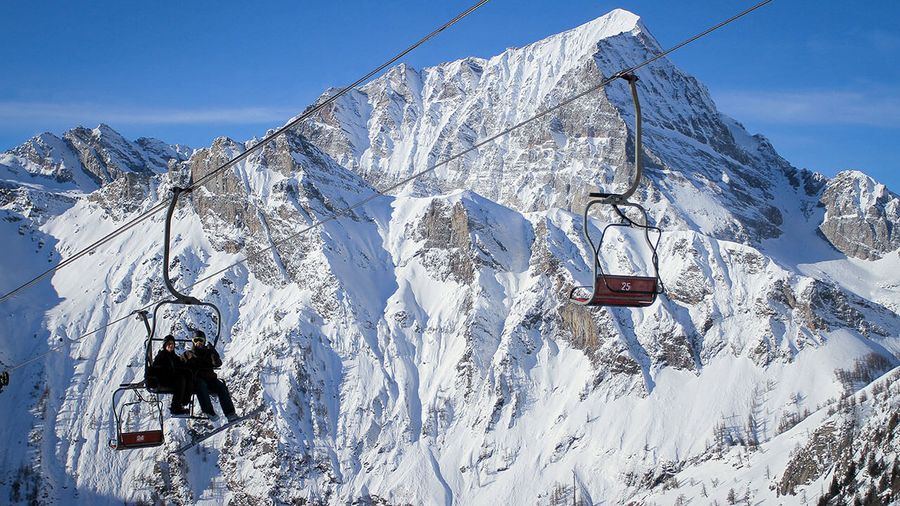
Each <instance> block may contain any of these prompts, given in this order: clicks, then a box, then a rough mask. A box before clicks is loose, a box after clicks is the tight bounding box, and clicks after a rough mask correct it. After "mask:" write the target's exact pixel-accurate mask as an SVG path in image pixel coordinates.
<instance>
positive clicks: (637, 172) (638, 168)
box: [589, 73, 644, 204]
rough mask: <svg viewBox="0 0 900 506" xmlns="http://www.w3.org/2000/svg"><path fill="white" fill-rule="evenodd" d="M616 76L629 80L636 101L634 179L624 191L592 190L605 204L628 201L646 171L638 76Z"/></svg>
mask: <svg viewBox="0 0 900 506" xmlns="http://www.w3.org/2000/svg"><path fill="white" fill-rule="evenodd" d="M615 77H618V78H620V79H624V80H626V81H628V85H629V87H630V88H631V100H632V102H634V179H633V180H632V181H631V186H629V187H628V189H627V190H625V192H624V193H601V192H592V193H590V194H589V196H590V197H591V198H598V199H601V202H602V203H604V204H617V203H621V202H625V201H627V200H628V199H629V198H630V197H631V196H632V195H634V192H636V191H637V189H638V186H640V185H641V176H642V175H643V172H644V165H643V163H642V161H641V152H642V151H643V146H642V136H641V102H640V100H639V99H638V92H637V82H638V77H637V76H636V75H634V74H632V73H624V74H620V75H617V76H615Z"/></svg>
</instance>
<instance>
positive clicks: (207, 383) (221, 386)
mask: <svg viewBox="0 0 900 506" xmlns="http://www.w3.org/2000/svg"><path fill="white" fill-rule="evenodd" d="M182 356H183V357H184V359H185V361H186V362H187V366H188V368H189V369H190V370H191V371H192V372H193V373H194V393H195V394H197V402H199V403H200V409H201V410H203V413H205V414H206V416H207V418H209V419H210V420H212V421H216V420H218V418H219V415H217V414H216V410H215V408H213V405H212V401H211V400H210V397H209V394H210V393H212V394H215V395H216V397H218V398H219V405H220V406H222V411H223V412H224V413H225V417H226V418H227V419H228V421H229V422H231V421H234V420H235V419H237V414H236V413H235V412H234V404H233V403H232V401H231V394H230V393H229V392H228V387H227V386H226V385H225V382H224V381H222V380H220V379H219V378H218V377H217V376H216V371H215V370H214V369H215V368H217V367H219V366H221V365H222V358H221V357H219V352H218V351H216V349H215V348H214V347H213V346H212V345H208V344H207V343H206V334H204V333H203V331H202V330H196V331H194V338H193V348H192V349H191V350H188V351H186V352H184V355H182Z"/></svg>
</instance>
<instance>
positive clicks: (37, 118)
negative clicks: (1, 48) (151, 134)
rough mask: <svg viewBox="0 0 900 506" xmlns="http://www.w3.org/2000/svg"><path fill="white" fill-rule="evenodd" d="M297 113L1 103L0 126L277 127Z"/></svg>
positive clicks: (267, 109) (284, 110)
mask: <svg viewBox="0 0 900 506" xmlns="http://www.w3.org/2000/svg"><path fill="white" fill-rule="evenodd" d="M299 109H300V108H298V109H287V108H280V107H240V108H210V109H171V108H170V109H159V108H153V109H150V108H140V107H134V108H128V107H104V106H100V105H96V104H53V103H47V102H2V101H0V122H5V123H15V124H20V125H22V124H48V123H50V124H97V123H111V124H116V125H202V124H271V123H276V124H280V123H283V122H285V121H287V120H288V119H289V118H290V117H291V116H293V115H295V114H297V113H298V112H299Z"/></svg>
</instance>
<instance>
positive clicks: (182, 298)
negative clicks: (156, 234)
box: [163, 186, 200, 304]
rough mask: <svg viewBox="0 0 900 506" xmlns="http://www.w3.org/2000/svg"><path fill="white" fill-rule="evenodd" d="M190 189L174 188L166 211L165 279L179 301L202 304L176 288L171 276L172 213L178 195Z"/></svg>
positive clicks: (176, 204)
mask: <svg viewBox="0 0 900 506" xmlns="http://www.w3.org/2000/svg"><path fill="white" fill-rule="evenodd" d="M190 191H191V190H190V189H184V188H178V187H177V186H176V187H174V188H172V202H170V203H169V211H168V213H166V236H165V239H164V241H163V281H164V282H165V283H166V288H168V289H169V293H171V294H172V295H173V296H174V297H175V298H176V299H178V300H179V301H181V302H183V303H185V304H200V300H199V299H197V298H196V297H191V296H190V295H184V294H183V293H181V292H179V291H178V290H175V287H174V286H173V285H172V279H171V278H170V277H169V248H170V247H171V243H172V238H171V235H172V215H173V214H175V208H176V207H178V197H180V196H181V194H182V193H188V192H190Z"/></svg>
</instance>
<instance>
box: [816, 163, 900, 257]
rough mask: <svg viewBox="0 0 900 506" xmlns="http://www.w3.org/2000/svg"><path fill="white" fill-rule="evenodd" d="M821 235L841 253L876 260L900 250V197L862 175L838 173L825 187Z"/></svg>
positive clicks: (821, 199)
mask: <svg viewBox="0 0 900 506" xmlns="http://www.w3.org/2000/svg"><path fill="white" fill-rule="evenodd" d="M820 203H821V205H823V206H824V207H825V217H824V218H823V220H822V224H821V225H819V231H820V232H821V233H822V235H823V236H825V238H826V239H828V241H829V242H830V243H831V244H832V245H833V246H834V247H835V248H837V250H838V251H840V252H842V253H844V254H846V255H849V256H852V257H856V258H862V259H867V260H876V259H879V258H881V257H882V256H884V255H885V254H886V253H889V252H892V251H894V250H896V249H897V248H900V233H898V232H897V231H898V230H900V228H898V227H900V197H898V196H897V195H896V194H895V193H893V192H891V191H890V190H888V189H887V187H886V186H884V185H883V184H880V183H878V182H876V181H875V180H874V179H872V178H871V177H869V176H867V175H866V174H864V173H862V172H859V171H850V170H848V171H843V172H840V173H838V175H837V176H835V177H834V178H833V179H831V180H830V181H828V184H827V185H826V186H825V189H824V191H823V192H822V196H821V198H820Z"/></svg>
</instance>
